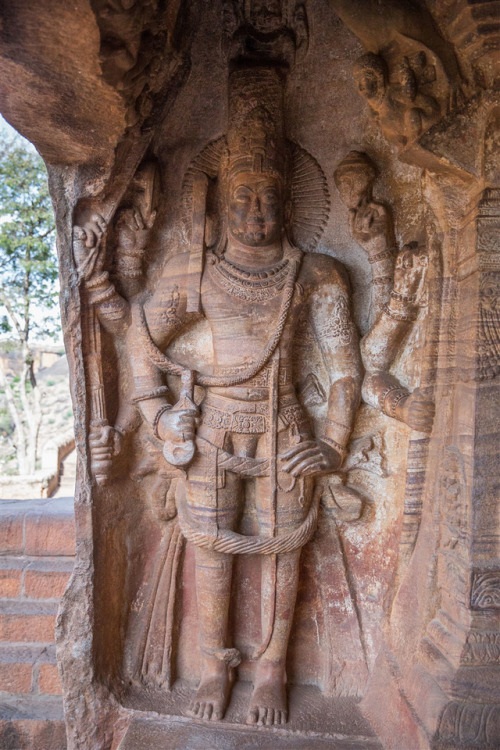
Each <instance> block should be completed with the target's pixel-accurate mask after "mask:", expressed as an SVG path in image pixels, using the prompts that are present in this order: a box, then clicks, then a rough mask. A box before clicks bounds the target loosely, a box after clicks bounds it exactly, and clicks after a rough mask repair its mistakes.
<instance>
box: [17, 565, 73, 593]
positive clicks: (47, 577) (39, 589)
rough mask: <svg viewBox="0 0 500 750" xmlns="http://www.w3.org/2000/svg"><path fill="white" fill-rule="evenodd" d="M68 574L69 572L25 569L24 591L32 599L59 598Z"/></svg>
mask: <svg viewBox="0 0 500 750" xmlns="http://www.w3.org/2000/svg"><path fill="white" fill-rule="evenodd" d="M69 576H70V574H69V573H56V572H53V571H40V570H27V571H26V575H25V578H24V593H25V595H26V596H28V597H31V598H32V599H60V598H61V596H62V595H63V593H64V589H65V588H66V584H67V583H68V579H69Z"/></svg>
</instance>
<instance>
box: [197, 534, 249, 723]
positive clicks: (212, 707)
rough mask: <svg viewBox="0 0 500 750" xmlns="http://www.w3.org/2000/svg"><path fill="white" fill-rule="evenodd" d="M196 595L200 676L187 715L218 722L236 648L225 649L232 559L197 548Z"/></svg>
mask: <svg viewBox="0 0 500 750" xmlns="http://www.w3.org/2000/svg"><path fill="white" fill-rule="evenodd" d="M195 555H196V596H197V602H198V620H199V641H200V648H201V651H202V660H203V667H202V675H201V680H200V684H199V686H198V690H197V693H196V697H195V699H194V701H193V703H192V704H191V707H190V710H189V713H190V715H191V716H195V717H196V718H198V719H211V720H212V721H216V720H219V719H222V717H223V715H224V711H225V710H226V706H227V702H228V699H229V693H230V689H231V674H230V672H231V667H233V666H236V665H237V663H238V654H237V651H236V649H226V648H225V645H226V639H227V620H228V615H229V599H230V595H231V573H232V567H233V558H232V556H231V555H224V554H220V553H218V552H209V551H207V550H202V549H200V548H197V549H196V551H195Z"/></svg>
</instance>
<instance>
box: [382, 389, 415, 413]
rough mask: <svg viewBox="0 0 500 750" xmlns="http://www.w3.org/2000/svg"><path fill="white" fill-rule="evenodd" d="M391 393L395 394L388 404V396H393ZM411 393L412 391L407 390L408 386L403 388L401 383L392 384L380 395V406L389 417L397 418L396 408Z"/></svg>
mask: <svg viewBox="0 0 500 750" xmlns="http://www.w3.org/2000/svg"><path fill="white" fill-rule="evenodd" d="M391 394H393V395H392V398H391V401H390V403H389V404H387V405H386V401H387V398H388V396H391ZM409 395H410V392H409V391H407V390H406V388H402V387H401V386H400V385H392V386H391V387H390V388H386V390H385V391H384V392H383V393H382V395H381V396H380V398H379V406H380V408H381V409H382V411H383V412H384V414H387V416H388V417H392V418H393V419H395V417H396V409H397V406H398V404H399V402H400V401H402V400H403V399H404V398H406V397H407V396H409Z"/></svg>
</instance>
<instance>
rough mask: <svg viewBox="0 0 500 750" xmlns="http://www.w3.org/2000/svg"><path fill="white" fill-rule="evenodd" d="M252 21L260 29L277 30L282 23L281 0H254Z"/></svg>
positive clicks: (251, 13) (265, 30)
mask: <svg viewBox="0 0 500 750" xmlns="http://www.w3.org/2000/svg"><path fill="white" fill-rule="evenodd" d="M250 21H251V23H252V24H253V26H255V28H256V29H257V30H259V31H264V32H271V31H276V29H279V28H280V26H281V25H282V17H281V0H253V2H252V4H251V8H250Z"/></svg>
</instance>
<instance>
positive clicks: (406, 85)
mask: <svg viewBox="0 0 500 750" xmlns="http://www.w3.org/2000/svg"><path fill="white" fill-rule="evenodd" d="M415 64H417V65H419V68H418V70H419V69H420V68H422V70H427V68H428V66H426V65H425V56H424V61H422V62H420V64H419V62H417V63H415ZM353 73H354V80H355V81H356V85H357V87H358V91H359V93H360V95H361V96H362V97H363V99H365V100H366V102H367V104H368V106H369V107H370V109H371V110H372V112H373V114H374V115H375V116H376V117H377V118H378V120H379V123H380V127H381V129H382V132H383V133H384V135H385V136H386V137H387V139H388V140H389V141H393V142H394V143H396V144H397V145H398V146H399V147H400V148H404V147H405V146H407V145H408V143H412V142H413V141H414V140H415V139H416V138H418V136H419V135H421V133H423V132H424V130H427V129H428V128H430V126H431V125H433V124H434V123H435V122H437V120H438V119H439V115H440V112H441V109H440V106H439V103H438V101H437V100H436V99H435V98H434V97H432V96H429V95H428V94H424V93H423V92H422V91H421V90H420V88H419V83H418V78H417V74H416V70H415V69H414V68H413V67H412V66H411V64H410V61H409V59H408V58H407V57H404V58H403V60H402V61H401V64H400V65H399V67H398V70H397V77H396V80H395V81H392V80H390V79H389V69H388V67H387V64H386V62H385V60H384V58H383V57H381V56H380V55H374V54H373V53H372V52H367V53H366V54H365V55H363V56H362V57H360V58H359V59H358V60H356V62H355V64H354V69H353Z"/></svg>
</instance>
